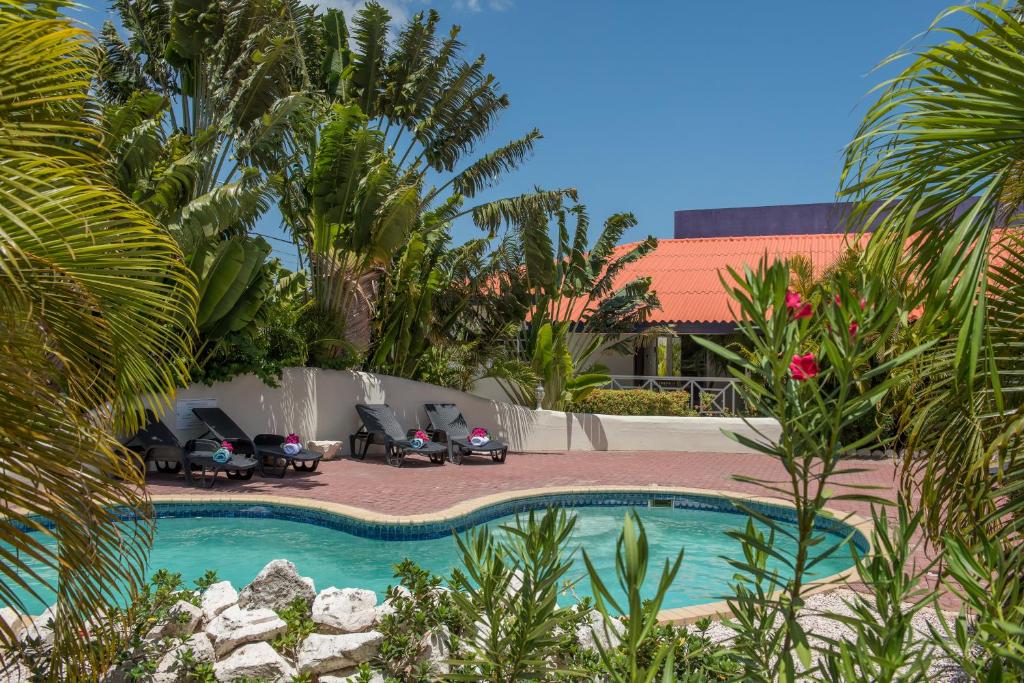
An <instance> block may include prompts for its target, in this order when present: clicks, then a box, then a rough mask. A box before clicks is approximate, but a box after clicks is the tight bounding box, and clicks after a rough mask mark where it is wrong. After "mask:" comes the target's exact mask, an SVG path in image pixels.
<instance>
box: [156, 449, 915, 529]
mask: <svg viewBox="0 0 1024 683" xmlns="http://www.w3.org/2000/svg"><path fill="white" fill-rule="evenodd" d="M856 467H857V468H858V469H861V468H862V469H864V470H866V471H865V472H862V473H859V474H855V475H847V476H845V477H843V478H841V479H840V480H839V481H840V482H843V483H847V484H860V485H863V484H869V485H874V486H878V487H880V488H881V489H882V490H881V495H883V496H887V497H888V496H892V495H893V494H894V482H895V480H894V475H895V469H894V466H893V464H892V462H890V461H888V460H858V461H857V463H856ZM733 474H740V475H745V476H748V477H760V478H763V479H775V480H778V479H779V478H780V477H781V476H783V474H784V472H783V469H782V467H780V466H779V464H778V463H777V462H776V461H775V460H773V459H772V458H769V457H767V456H764V455H755V454H739V453H664V452H639V453H624V452H568V453H512V454H510V455H509V456H508V460H507V461H506V462H505V463H504V464H497V463H494V462H492V461H491V459H490V458H487V457H480V456H478V457H471V458H467V459H466V461H465V464H464V465H453V464H451V463H448V464H446V465H444V466H439V465H433V464H431V463H430V462H429V461H428V460H427V459H426V458H420V457H417V456H410V457H409V458H407V459H406V463H405V465H404V466H403V467H401V468H395V467H390V466H388V465H387V464H385V463H384V459H383V456H380V455H374V454H372V453H371V454H370V455H368V456H367V457H366V460H364V461H358V460H352V459H349V458H348V457H346V458H344V459H342V460H337V461H333V462H324V463H321V465H320V469H319V470H318V471H317V472H313V473H305V472H295V471H293V470H291V469H289V471H288V473H287V474H286V475H285V476H284V478H283V479H277V478H261V477H259V475H257V476H255V477H253V478H252V479H251V480H249V481H244V482H239V481H230V480H228V479H226V478H224V476H223V475H221V477H220V478H219V479H218V480H217V483H216V485H215V486H214V487H213V489H199V488H189V487H186V486H185V480H184V476H183V475H180V474H179V475H168V474H150V475H149V478H148V485H149V491H150V493H152V494H168V493H177V494H181V493H193V494H202V493H210V494H214V495H216V494H224V493H230V494H231V495H239V494H245V493H261V494H273V495H280V496H295V497H298V498H306V499H313V500H323V501H327V502H332V503H344V504H346V505H354V506H356V507H361V508H365V509H367V510H374V511H377V512H384V513H389V514H417V513H424V512H435V511H438V510H443V509H445V508H447V507H450V506H451V505H453V504H455V503H458V502H461V501H465V500H469V499H472V498H478V497H480V496H485V495H488V494H492V493H497V492H501V491H514V490H518V489H531V488H539V487H543V486H573V485H579V486H597V485H618V484H623V485H643V486H647V485H651V484H659V485H663V486H688V487H692V488H706V489H722V490H728V491H735V492H739V493H755V494H759V495H771V494H770V493H768V492H765V491H764V490H763V489H759V488H758V487H757V486H754V485H751V484H745V483H741V482H737V481H734V480H732V475H733ZM843 488H844V487H842V486H839V487H838V489H837V490H842V489H843ZM834 507H835V508H837V509H840V510H847V511H850V512H857V513H860V514H862V515H864V516H868V514H869V510H868V508H867V506H864V505H860V504H857V503H850V502H847V501H840V502H838V503H836V504H835V505H834Z"/></svg>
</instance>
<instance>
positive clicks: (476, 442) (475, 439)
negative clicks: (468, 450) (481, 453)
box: [469, 436, 491, 446]
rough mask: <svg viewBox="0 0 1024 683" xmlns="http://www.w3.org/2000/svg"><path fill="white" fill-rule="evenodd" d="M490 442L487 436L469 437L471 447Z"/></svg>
mask: <svg viewBox="0 0 1024 683" xmlns="http://www.w3.org/2000/svg"><path fill="white" fill-rule="evenodd" d="M490 440H491V439H490V437H488V436H471V437H469V443H470V445H471V446H483V445H484V444H486V443H487V442H488V441H490Z"/></svg>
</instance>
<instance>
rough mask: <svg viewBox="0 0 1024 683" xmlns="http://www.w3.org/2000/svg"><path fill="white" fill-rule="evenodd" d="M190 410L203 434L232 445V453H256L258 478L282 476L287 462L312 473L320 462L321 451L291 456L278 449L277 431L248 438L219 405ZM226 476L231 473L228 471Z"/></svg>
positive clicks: (296, 468) (297, 468)
mask: <svg viewBox="0 0 1024 683" xmlns="http://www.w3.org/2000/svg"><path fill="white" fill-rule="evenodd" d="M192 413H193V414H194V415H195V416H196V417H197V418H199V421H200V422H202V423H203V424H204V425H206V430H207V431H206V433H205V434H203V436H204V437H205V436H212V437H214V438H215V439H216V440H217V441H227V442H228V443H230V444H231V445H232V446H233V447H234V449H235V453H240V454H245V455H254V456H256V461H257V462H258V463H259V472H260V476H261V477H266V476H270V475H274V476H277V477H283V476H284V474H285V472H287V471H288V465H291V466H292V467H293V468H295V470H296V471H297V472H314V471H316V468H317V466H318V465H319V464H320V458H322V457H323V454H322V453H314V452H313V451H307V450H306V449H305V448H303V449H302V450H301V451H299V452H298V453H297V454H295V455H289V454H287V453H285V452H284V451H283V450H282V449H281V445H282V444H283V443H284V437H283V436H280V435H278V434H257V435H256V436H255V438H252V439H250V438H249V435H248V434H246V433H245V432H244V431H242V428H241V427H239V426H238V425H237V424H235V421H234V420H232V419H231V418H230V417H228V414H227V413H225V412H224V411H223V410H221V409H220V408H193V409H192ZM200 438H202V437H200ZM228 476H229V477H230V476H231V473H230V472H229V473H228ZM249 476H250V477H251V476H252V474H251V473H250V474H249ZM232 478H235V479H238V478H243V479H247V478H248V477H232Z"/></svg>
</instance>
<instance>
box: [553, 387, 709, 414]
mask: <svg viewBox="0 0 1024 683" xmlns="http://www.w3.org/2000/svg"><path fill="white" fill-rule="evenodd" d="M572 411H573V412H576V413H596V414H598V415H674V416H687V415H696V414H697V411H696V410H694V409H693V408H691V407H690V394H689V393H688V392H685V391H650V390H648V389H596V390H594V391H593V392H591V394H590V395H589V396H587V397H586V398H585V399H583V400H581V401H576V402H575V403H574V404H573V405H572Z"/></svg>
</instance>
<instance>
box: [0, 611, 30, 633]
mask: <svg viewBox="0 0 1024 683" xmlns="http://www.w3.org/2000/svg"><path fill="white" fill-rule="evenodd" d="M0 621H2V622H3V623H4V625H6V626H7V628H8V629H10V630H11V631H14V635H15V636H18V635H19V634H20V633H21V632H22V631H24V630H25V627H26V626H28V625H29V624H30V623H32V618H31V617H28V616H26V615H24V614H21V613H20V612H18V611H17V610H15V609H14V608H12V607H0Z"/></svg>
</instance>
